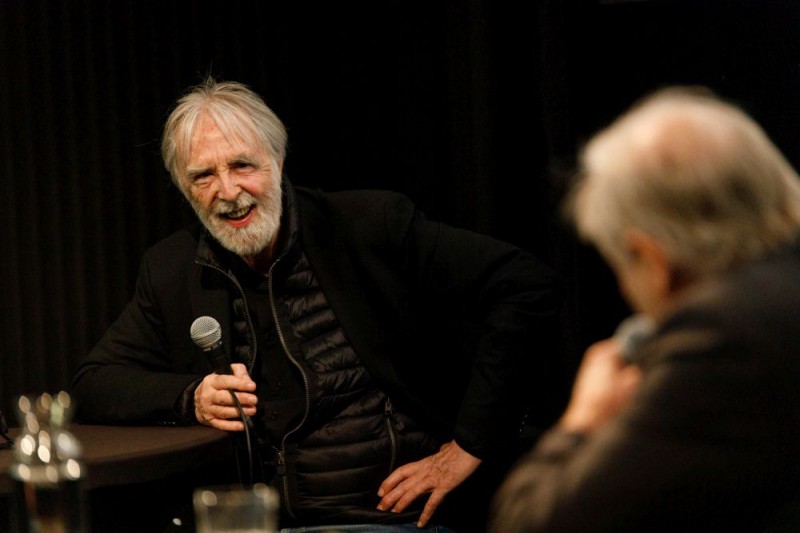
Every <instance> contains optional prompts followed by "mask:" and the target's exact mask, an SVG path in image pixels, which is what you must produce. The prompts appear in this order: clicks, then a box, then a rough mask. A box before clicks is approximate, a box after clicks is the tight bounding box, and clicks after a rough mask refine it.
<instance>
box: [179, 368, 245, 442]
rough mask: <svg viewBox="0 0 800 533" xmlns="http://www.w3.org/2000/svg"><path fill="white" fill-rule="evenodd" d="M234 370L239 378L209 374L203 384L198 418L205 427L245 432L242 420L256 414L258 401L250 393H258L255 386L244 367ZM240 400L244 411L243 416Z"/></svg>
mask: <svg viewBox="0 0 800 533" xmlns="http://www.w3.org/2000/svg"><path fill="white" fill-rule="evenodd" d="M237 366H238V367H241V369H239V368H235V367H237ZM231 368H232V370H233V371H234V372H236V373H237V374H238V375H219V374H209V375H208V376H206V377H205V378H204V379H203V381H201V382H200V385H198V387H197V388H196V389H195V393H194V405H195V418H197V421H198V422H200V423H201V424H205V425H207V426H211V427H215V428H218V429H222V430H225V431H243V430H244V423H243V422H242V421H241V417H242V415H244V416H254V415H255V414H256V405H257V403H258V397H257V396H256V395H255V394H252V393H251V392H248V391H254V390H255V383H254V382H253V381H252V380H251V379H250V377H249V376H247V371H246V369H244V366H243V365H239V364H236V365H232V366H231ZM242 370H244V373H243V374H242ZM233 391H236V392H233ZM234 396H235V398H236V399H234ZM236 400H238V402H239V405H240V406H241V407H242V412H241V413H240V412H239V409H238V407H237V405H236Z"/></svg>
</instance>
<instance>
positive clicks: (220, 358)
mask: <svg viewBox="0 0 800 533" xmlns="http://www.w3.org/2000/svg"><path fill="white" fill-rule="evenodd" d="M189 332H190V334H191V336H192V340H193V341H194V343H195V344H196V345H197V347H198V348H200V349H201V350H203V352H205V354H206V357H207V358H208V362H209V363H211V368H213V369H214V372H216V373H217V374H230V373H231V365H230V362H229V361H228V354H226V353H225V350H224V349H223V348H222V327H221V326H220V325H219V322H217V319H215V318H212V317H210V316H201V317H198V318H196V319H195V321H194V322H192V327H191V329H190V331H189Z"/></svg>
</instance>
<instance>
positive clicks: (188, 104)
mask: <svg viewBox="0 0 800 533" xmlns="http://www.w3.org/2000/svg"><path fill="white" fill-rule="evenodd" d="M206 114H207V115H208V116H209V117H210V118H211V119H212V120H213V121H214V122H215V123H216V125H217V127H219V129H220V130H221V131H222V134H223V135H224V136H225V138H226V139H230V140H232V141H236V142H245V143H250V142H253V140H255V141H256V142H258V143H259V144H260V146H262V147H263V148H264V149H265V150H266V151H267V154H268V155H269V156H270V157H271V158H272V164H273V165H275V166H276V168H278V167H280V165H282V163H283V160H284V158H285V157H286V145H287V133H286V128H285V126H284V124H283V122H281V120H280V119H279V118H278V116H277V115H276V114H275V113H274V112H273V111H272V110H271V109H270V108H269V107H267V105H266V104H265V103H264V100H263V99H262V98H261V97H260V96H259V95H257V94H256V93H255V92H253V91H252V90H251V89H250V88H249V87H247V86H246V85H244V84H241V83H238V82H217V81H216V80H214V79H213V78H211V77H209V78H206V79H205V81H203V82H202V83H200V84H199V85H196V86H194V87H192V88H190V89H189V91H188V92H187V93H186V94H185V95H184V96H182V97H181V98H180V99H179V100H178V102H177V103H176V105H175V108H174V109H173V110H172V112H171V113H170V115H169V117H168V118H167V121H166V123H165V125H164V134H163V137H162V140H161V156H162V158H163V160H164V166H165V167H166V169H167V171H169V173H170V175H171V176H172V181H173V182H175V184H176V185H177V186H178V188H179V189H181V190H183V186H182V182H181V178H182V173H183V169H184V167H185V164H186V160H187V158H188V156H189V151H190V148H191V140H192V135H193V134H194V130H195V127H196V126H197V123H198V121H199V119H200V118H201V117H203V116H204V115H206Z"/></svg>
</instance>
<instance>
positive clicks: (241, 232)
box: [189, 179, 283, 257]
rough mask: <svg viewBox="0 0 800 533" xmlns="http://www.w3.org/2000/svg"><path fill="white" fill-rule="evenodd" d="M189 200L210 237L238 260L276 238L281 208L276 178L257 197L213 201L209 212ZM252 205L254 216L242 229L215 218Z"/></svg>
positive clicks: (250, 195)
mask: <svg viewBox="0 0 800 533" xmlns="http://www.w3.org/2000/svg"><path fill="white" fill-rule="evenodd" d="M189 201H190V203H191V205H192V208H193V209H194V211H195V213H197V217H198V218H199V219H200V221H201V222H202V223H203V225H204V226H205V227H206V228H207V229H208V231H209V232H210V233H211V235H212V236H213V237H214V238H215V239H217V240H218V241H219V243H220V244H221V245H222V246H223V247H225V248H226V249H227V250H230V251H231V252H233V253H235V254H236V255H239V256H241V257H251V256H255V255H258V254H259V253H260V252H261V251H263V250H264V249H265V248H267V247H268V246H269V245H270V244H271V243H272V242H273V240H275V238H277V236H278V231H279V229H280V222H281V212H282V208H283V206H282V203H281V181H280V180H279V179H277V180H272V185H271V187H270V188H269V190H267V191H266V193H265V194H264V195H262V196H260V197H255V196H253V195H252V194H250V193H248V192H247V191H242V192H241V193H240V194H239V196H237V197H236V200H235V201H233V202H228V201H226V200H217V201H216V203H215V205H214V208H213V209H210V210H209V209H205V208H203V207H202V206H200V205H198V204H197V203H196V202H195V201H194V200H193V199H191V198H190V199H189ZM253 205H254V206H256V212H255V216H254V217H253V220H251V221H250V223H249V224H247V226H245V227H243V228H234V227H233V226H231V225H230V224H228V223H227V222H225V220H223V219H222V218H220V216H219V215H222V214H225V213H231V212H233V211H238V210H240V209H243V208H246V207H250V206H253Z"/></svg>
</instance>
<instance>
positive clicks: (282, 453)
mask: <svg viewBox="0 0 800 533" xmlns="http://www.w3.org/2000/svg"><path fill="white" fill-rule="evenodd" d="M282 258H283V256H281V257H279V258H278V259H276V260H275V262H274V263H272V266H271V267H270V269H269V272H268V273H267V289H268V290H267V294H268V295H269V305H270V309H271V310H272V320H273V322H274V323H275V331H276V332H277V335H278V341H279V342H280V344H281V347H282V348H283V353H285V354H286V357H287V358H288V359H289V362H290V363H292V364H293V365H294V366H295V367H296V368H297V370H298V372H300V376H301V377H302V379H303V392H304V400H305V408H304V410H303V418H302V419H301V420H300V422H299V423H298V424H297V426H295V427H294V428H293V429H291V430H289V431H287V432H286V434H285V435H284V436H283V438H282V439H281V447H280V449H279V450H278V451H277V458H276V460H277V474H278V475H279V476H280V477H281V480H280V485H281V493H282V495H283V498H281V500H282V502H283V505H284V509H285V510H286V513H287V514H288V515H289V516H291V517H292V518H295V515H294V511H292V506H291V503H290V501H289V478H288V476H287V475H286V439H287V438H288V437H289V436H291V435H292V434H293V433H295V432H296V431H298V430H299V429H300V428H301V427H303V424H305V422H306V420H308V413H309V411H310V410H311V391H310V386H309V383H308V375H306V372H305V370H303V367H302V366H301V365H300V363H298V362H297V359H296V358H295V357H294V355H293V354H292V352H291V350H290V349H289V345H288V344H286V337H285V336H284V334H283V330H282V329H281V325H280V322H279V321H278V307H277V305H276V303H275V292H274V289H273V283H272V273H273V270H274V268H275V265H277V264H278V262H279V261H280V260H281V259H282Z"/></svg>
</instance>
